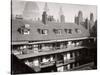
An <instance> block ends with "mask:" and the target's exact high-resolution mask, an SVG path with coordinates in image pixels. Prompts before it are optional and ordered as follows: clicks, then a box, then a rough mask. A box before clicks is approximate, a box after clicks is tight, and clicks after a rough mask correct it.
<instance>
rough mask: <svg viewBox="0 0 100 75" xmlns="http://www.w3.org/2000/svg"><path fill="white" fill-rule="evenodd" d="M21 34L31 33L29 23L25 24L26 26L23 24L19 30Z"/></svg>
mask: <svg viewBox="0 0 100 75" xmlns="http://www.w3.org/2000/svg"><path fill="white" fill-rule="evenodd" d="M17 31H18V32H19V33H20V34H29V33H30V28H29V25H28V24H25V25H24V26H21V27H20V28H18V30H17Z"/></svg>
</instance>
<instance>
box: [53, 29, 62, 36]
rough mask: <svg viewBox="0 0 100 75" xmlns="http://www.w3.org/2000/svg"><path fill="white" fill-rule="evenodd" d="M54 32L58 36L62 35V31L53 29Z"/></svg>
mask: <svg viewBox="0 0 100 75" xmlns="http://www.w3.org/2000/svg"><path fill="white" fill-rule="evenodd" d="M53 31H54V33H55V34H57V35H61V34H62V29H53Z"/></svg>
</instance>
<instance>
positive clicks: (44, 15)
mask: <svg viewBox="0 0 100 75" xmlns="http://www.w3.org/2000/svg"><path fill="white" fill-rule="evenodd" d="M42 22H43V23H44V24H46V23H47V13H46V11H44V12H43V14H42Z"/></svg>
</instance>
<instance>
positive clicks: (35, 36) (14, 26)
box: [11, 19, 90, 41]
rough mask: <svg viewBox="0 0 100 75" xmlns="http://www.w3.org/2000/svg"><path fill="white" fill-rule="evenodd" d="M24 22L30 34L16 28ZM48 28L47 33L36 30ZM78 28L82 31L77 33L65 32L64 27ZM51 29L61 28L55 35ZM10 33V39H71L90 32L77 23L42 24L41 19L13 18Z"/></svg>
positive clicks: (84, 35) (87, 34) (85, 35)
mask: <svg viewBox="0 0 100 75" xmlns="http://www.w3.org/2000/svg"><path fill="white" fill-rule="evenodd" d="M25 24H29V25H30V34H27V35H22V34H20V33H19V32H18V31H17V30H18V28H19V27H20V26H23V25H25ZM39 28H40V29H48V30H49V33H48V35H41V34H39V33H38V32H37V29H39ZM75 28H79V29H80V30H81V31H82V33H81V34H77V33H76V32H75V31H73V33H72V34H67V33H66V32H65V31H64V29H73V30H75ZM53 29H63V32H62V34H61V35H56V34H55V33H54V32H53ZM11 33H12V41H40V40H61V39H71V38H82V37H88V36H89V35H90V34H89V32H88V30H86V29H85V28H84V27H82V26H81V25H77V24H74V23H57V22H48V23H47V24H46V25H44V24H43V23H42V22H41V21H36V22H34V21H26V20H22V19H13V20H12V26H11Z"/></svg>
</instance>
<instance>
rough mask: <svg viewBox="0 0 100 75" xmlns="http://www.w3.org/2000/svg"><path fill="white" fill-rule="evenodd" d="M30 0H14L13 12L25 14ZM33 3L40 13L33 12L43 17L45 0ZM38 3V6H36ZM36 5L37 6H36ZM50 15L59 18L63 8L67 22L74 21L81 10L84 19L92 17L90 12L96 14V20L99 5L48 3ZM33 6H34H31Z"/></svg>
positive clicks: (14, 13)
mask: <svg viewBox="0 0 100 75" xmlns="http://www.w3.org/2000/svg"><path fill="white" fill-rule="evenodd" d="M27 2H29V1H16V0H12V14H13V15H14V16H15V15H18V14H23V11H24V9H25V5H26V3H27ZM31 3H33V4H34V5H33V6H34V7H33V9H35V10H37V9H38V10H37V11H38V14H37V15H35V14H32V15H33V16H34V17H39V18H40V19H41V15H42V12H43V11H44V6H45V2H35V1H33V2H31ZM36 5H37V6H36ZM35 6H36V8H37V9H36V8H35ZM47 6H48V9H49V10H48V15H53V17H54V18H55V19H56V20H57V19H59V11H60V8H62V12H63V14H64V15H65V21H66V22H74V18H75V16H77V15H78V12H79V11H82V13H83V19H86V18H88V19H90V13H93V15H94V21H95V20H96V19H97V7H96V6H95V5H77V4H60V3H48V2H47ZM31 8H32V6H31ZM54 12H55V13H54Z"/></svg>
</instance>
